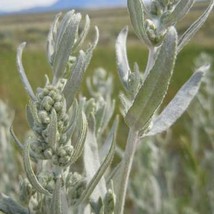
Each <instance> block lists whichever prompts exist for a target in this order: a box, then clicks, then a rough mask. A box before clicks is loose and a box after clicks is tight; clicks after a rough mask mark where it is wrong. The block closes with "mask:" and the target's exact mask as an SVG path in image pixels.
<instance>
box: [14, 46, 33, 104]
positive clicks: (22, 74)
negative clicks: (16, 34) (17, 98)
mask: <svg viewBox="0 0 214 214" xmlns="http://www.w3.org/2000/svg"><path fill="white" fill-rule="evenodd" d="M25 46H26V42H23V43H22V44H20V45H19V47H18V49H17V67H18V71H19V75H20V77H21V80H22V83H23V85H24V88H25V90H26V91H27V93H28V95H29V96H30V97H31V99H32V100H36V96H35V94H34V92H33V89H32V88H31V85H30V83H29V81H28V79H27V76H26V74H25V71H24V67H23V65H22V52H23V49H24V47H25Z"/></svg>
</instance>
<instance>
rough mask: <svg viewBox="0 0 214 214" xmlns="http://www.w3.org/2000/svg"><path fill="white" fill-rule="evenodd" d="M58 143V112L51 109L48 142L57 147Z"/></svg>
mask: <svg viewBox="0 0 214 214" xmlns="http://www.w3.org/2000/svg"><path fill="white" fill-rule="evenodd" d="M56 143H57V114H56V111H55V110H54V109H52V111H51V120H50V124H49V126H48V144H49V145H50V146H51V147H52V148H53V149H55V148H56Z"/></svg>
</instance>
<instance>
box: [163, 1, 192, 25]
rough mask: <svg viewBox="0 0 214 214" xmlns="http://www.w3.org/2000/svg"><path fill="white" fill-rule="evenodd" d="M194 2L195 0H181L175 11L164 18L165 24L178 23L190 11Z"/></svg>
mask: <svg viewBox="0 0 214 214" xmlns="http://www.w3.org/2000/svg"><path fill="white" fill-rule="evenodd" d="M194 3H195V0H180V1H179V2H178V3H177V5H176V7H175V9H174V10H173V12H172V13H171V14H170V15H167V16H166V17H164V18H163V24H164V25H165V26H166V27H169V26H172V25H174V24H176V23H177V22H178V21H179V20H181V19H182V18H183V17H184V16H185V15H186V14H187V13H188V12H189V10H190V9H191V7H192V6H193V4H194Z"/></svg>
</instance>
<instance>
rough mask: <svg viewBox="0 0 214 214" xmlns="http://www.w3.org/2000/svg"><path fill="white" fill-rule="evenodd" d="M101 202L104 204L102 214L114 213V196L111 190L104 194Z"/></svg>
mask: <svg viewBox="0 0 214 214" xmlns="http://www.w3.org/2000/svg"><path fill="white" fill-rule="evenodd" d="M103 202H104V213H106V214H108V213H109V214H112V213H114V208H115V204H116V195H115V194H114V192H113V191H112V190H111V189H109V190H108V191H107V193H106V194H105V197H104V201H103Z"/></svg>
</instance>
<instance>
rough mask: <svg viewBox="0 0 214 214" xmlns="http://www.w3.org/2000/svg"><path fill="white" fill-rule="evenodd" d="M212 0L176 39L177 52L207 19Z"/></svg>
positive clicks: (213, 0)
mask: <svg viewBox="0 0 214 214" xmlns="http://www.w3.org/2000/svg"><path fill="white" fill-rule="evenodd" d="M213 6H214V0H211V2H210V4H209V6H208V7H207V9H206V10H205V11H204V13H203V14H202V15H201V16H200V17H199V18H198V19H197V20H196V21H195V22H194V23H193V24H192V25H191V26H190V27H189V28H188V29H187V30H186V31H185V32H184V34H183V35H182V36H181V37H180V38H179V41H178V52H180V51H181V50H182V49H183V47H184V46H185V45H186V44H187V43H188V42H189V41H190V40H191V38H192V37H193V36H194V35H195V34H196V33H197V32H198V30H199V29H200V28H201V26H202V25H203V24H204V22H205V21H206V20H207V18H208V16H209V14H210V13H211V12H212V9H213Z"/></svg>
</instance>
